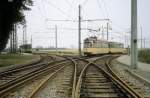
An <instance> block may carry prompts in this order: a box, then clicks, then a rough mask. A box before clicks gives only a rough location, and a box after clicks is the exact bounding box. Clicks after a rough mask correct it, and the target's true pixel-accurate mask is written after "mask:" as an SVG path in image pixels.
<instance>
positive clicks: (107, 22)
mask: <svg viewBox="0 0 150 98" xmlns="http://www.w3.org/2000/svg"><path fill="white" fill-rule="evenodd" d="M108 40H109V24H108V22H107V41H108Z"/></svg>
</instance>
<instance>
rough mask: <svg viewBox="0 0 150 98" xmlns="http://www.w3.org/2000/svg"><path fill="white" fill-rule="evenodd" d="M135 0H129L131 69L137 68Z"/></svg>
mask: <svg viewBox="0 0 150 98" xmlns="http://www.w3.org/2000/svg"><path fill="white" fill-rule="evenodd" d="M137 61H138V49H137V0H131V69H137Z"/></svg>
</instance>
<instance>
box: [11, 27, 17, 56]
mask: <svg viewBox="0 0 150 98" xmlns="http://www.w3.org/2000/svg"><path fill="white" fill-rule="evenodd" d="M10 52H11V53H16V52H17V25H16V24H14V25H13V30H12V31H11V34H10Z"/></svg>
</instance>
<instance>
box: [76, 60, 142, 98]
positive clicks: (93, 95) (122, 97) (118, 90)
mask: <svg viewBox="0 0 150 98" xmlns="http://www.w3.org/2000/svg"><path fill="white" fill-rule="evenodd" d="M87 62H88V61H87ZM105 66H106V67H108V66H109V65H105ZM109 69H110V70H111V68H110V67H109ZM110 70H109V71H108V70H107V69H105V68H102V67H100V65H97V64H95V63H93V62H89V63H88V64H87V65H86V66H85V67H84V68H83V70H82V72H81V74H80V76H79V79H78V82H77V85H76V91H75V96H74V98H110V97H111V98H131V97H132V98H142V96H141V95H139V94H138V93H137V92H136V91H135V90H133V89H132V88H131V87H130V86H129V85H128V84H126V83H124V82H123V81H122V80H121V79H119V77H118V76H117V75H114V74H113V73H114V72H113V71H111V72H110Z"/></svg>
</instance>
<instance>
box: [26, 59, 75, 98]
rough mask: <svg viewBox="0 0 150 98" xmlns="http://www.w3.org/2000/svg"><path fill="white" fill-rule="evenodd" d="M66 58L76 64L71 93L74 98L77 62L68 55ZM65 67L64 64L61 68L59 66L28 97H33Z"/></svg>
mask: <svg viewBox="0 0 150 98" xmlns="http://www.w3.org/2000/svg"><path fill="white" fill-rule="evenodd" d="M65 58H66V59H68V60H70V61H71V62H72V63H73V65H74V74H73V85H72V94H71V98H73V96H74V92H75V86H76V71H77V69H76V65H77V63H76V62H75V60H74V59H72V58H68V57H65ZM64 67H65V65H64V66H62V67H61V68H59V69H58V70H56V71H55V72H53V73H52V74H51V75H50V76H48V77H47V78H46V79H44V81H43V82H42V83H41V84H40V85H39V86H38V87H37V88H36V89H35V90H34V91H33V92H32V93H31V94H30V95H29V97H28V98H33V97H34V96H35V95H36V93H37V92H38V91H39V90H40V89H41V88H42V87H43V86H44V85H45V84H46V83H47V82H48V80H50V79H52V77H54V76H55V75H56V74H57V73H58V72H59V71H61V70H62V69H63V68H64Z"/></svg>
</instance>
